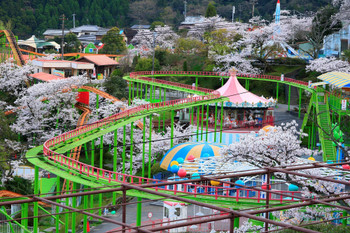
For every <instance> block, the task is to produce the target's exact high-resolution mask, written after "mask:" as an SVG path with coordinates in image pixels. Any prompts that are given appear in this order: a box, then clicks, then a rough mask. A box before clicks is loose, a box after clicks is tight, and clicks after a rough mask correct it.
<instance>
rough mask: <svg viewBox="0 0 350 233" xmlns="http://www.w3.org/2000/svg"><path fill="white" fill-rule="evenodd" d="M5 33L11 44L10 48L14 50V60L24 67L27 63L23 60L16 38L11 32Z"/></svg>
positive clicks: (5, 31) (6, 31)
mask: <svg viewBox="0 0 350 233" xmlns="http://www.w3.org/2000/svg"><path fill="white" fill-rule="evenodd" d="M3 31H4V33H5V35H6V37H7V40H8V42H9V43H10V47H11V49H12V52H13V55H14V58H15V59H16V61H17V65H19V66H23V65H24V64H25V61H24V59H23V56H22V53H21V51H20V50H19V47H18V45H17V41H16V38H15V36H14V35H13V33H12V32H11V31H9V30H3Z"/></svg>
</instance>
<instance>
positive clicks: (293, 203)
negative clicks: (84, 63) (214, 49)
mask: <svg viewBox="0 0 350 233" xmlns="http://www.w3.org/2000/svg"><path fill="white" fill-rule="evenodd" d="M1 35H4V36H5V37H6V39H7V40H8V44H9V45H10V47H11V51H12V54H13V57H14V58H15V61H16V62H17V64H18V65H24V64H25V61H24V59H23V57H22V53H21V50H20V49H19V47H18V46H17V44H16V40H15V37H14V36H13V34H12V33H11V32H9V31H7V30H2V31H0V36H1ZM22 51H23V50H22ZM26 52H28V51H26ZM33 55H35V56H38V55H39V54H33ZM173 76H177V77H180V78H184V79H185V78H189V77H191V78H193V77H194V78H195V85H194V86H192V85H185V84H180V83H175V82H170V81H166V80H164V79H165V78H166V77H173ZM233 76H237V78H238V79H244V80H245V82H246V87H248V86H249V81H251V80H254V81H261V82H273V83H276V92H277V93H276V99H277V98H278V90H279V86H280V85H281V84H284V85H287V86H288V87H289V88H288V90H289V95H288V107H289V108H290V90H291V87H296V88H298V89H299V113H298V115H299V117H301V112H300V109H301V95H302V91H306V92H308V93H310V94H311V101H310V103H309V107H308V109H307V112H306V114H305V117H304V121H303V124H302V129H303V131H304V132H306V133H308V134H309V137H308V141H307V144H308V147H310V148H315V146H316V141H317V137H316V135H317V133H316V131H317V130H318V140H319V142H320V143H321V148H322V150H323V160H324V161H325V162H327V161H335V163H333V164H325V163H317V166H318V167H326V168H329V167H331V168H332V169H340V170H344V171H345V169H342V168H339V165H344V164H347V163H345V162H344V163H336V160H337V157H336V156H337V155H336V150H335V147H334V146H333V145H332V140H331V139H330V137H329V134H330V133H331V124H332V122H335V119H332V118H331V117H330V116H331V115H332V116H333V115H334V113H340V114H338V115H341V114H344V113H343V110H341V109H340V108H339V104H338V102H339V101H341V99H340V98H339V97H336V96H333V95H332V94H331V93H328V92H327V91H325V90H324V89H322V88H321V87H316V88H312V87H310V85H309V84H308V83H306V82H303V81H298V80H295V79H290V78H284V79H281V77H277V76H267V75H251V74H236V73H217V72H191V71H156V72H152V71H144V72H134V73H131V74H130V75H128V76H125V77H123V78H124V80H126V81H128V83H129V103H131V102H132V100H133V99H134V98H135V97H138V98H140V99H143V98H144V99H151V100H152V99H155V93H156V91H155V90H156V89H157V88H158V90H159V91H158V93H159V99H161V100H164V101H161V102H157V103H150V104H145V105H141V106H137V107H133V108H129V109H124V110H123V111H121V112H119V113H117V114H115V115H112V116H109V117H107V118H105V119H102V120H99V121H97V122H94V123H91V124H86V122H87V118H88V115H89V113H90V112H91V110H90V109H89V108H88V107H87V106H86V105H84V104H82V103H78V104H77V105H76V106H75V107H76V108H78V109H81V110H82V112H83V114H82V115H81V117H80V118H79V121H78V123H77V128H76V129H74V130H71V131H69V132H66V133H64V134H61V135H58V136H56V137H54V138H51V139H49V140H47V141H46V142H45V143H44V144H43V145H41V146H38V147H35V148H33V149H30V150H29V151H28V152H27V153H26V159H27V160H28V161H29V162H30V163H32V164H33V165H34V166H35V172H34V175H35V179H34V194H33V195H32V196H31V197H26V198H19V197H18V196H16V195H15V196H12V198H13V199H6V200H2V201H1V202H0V206H5V205H11V204H20V205H21V208H22V210H28V208H29V203H32V202H33V207H32V208H33V216H28V211H22V212H21V216H20V218H19V220H20V221H15V220H16V219H15V218H14V217H12V216H9V215H7V220H6V221H9V222H11V224H12V225H14V224H15V225H18V226H20V227H21V228H22V229H23V231H24V232H31V231H29V230H28V229H29V228H28V219H29V218H33V232H34V233H37V232H39V228H38V227H39V217H40V214H39V208H41V207H39V204H40V203H38V202H39V201H41V202H42V203H47V204H49V205H52V206H55V207H56V208H54V207H52V211H53V213H52V216H55V227H56V232H59V231H60V226H61V225H62V226H61V228H62V227H63V228H64V229H65V230H64V231H65V232H68V230H69V229H71V232H76V227H77V226H78V225H79V223H77V222H76V219H77V212H79V213H82V214H83V215H84V218H83V231H84V233H85V232H88V231H89V225H88V222H89V221H90V220H91V219H99V220H102V221H108V222H111V223H114V224H117V225H119V226H121V227H122V228H121V229H120V230H121V231H123V232H126V231H127V230H128V232H129V230H132V232H160V231H164V230H167V229H175V228H179V227H188V226H192V225H194V224H204V223H209V222H215V221H223V220H227V226H228V227H227V228H226V229H227V230H229V231H230V232H233V228H234V227H239V219H240V218H249V219H252V220H254V221H255V222H256V223H260V225H264V226H265V231H268V230H269V228H268V227H269V225H270V226H271V225H275V226H280V227H282V228H284V227H286V228H291V229H294V230H297V231H301V232H315V231H312V230H308V229H305V228H303V227H301V226H295V225H292V224H287V223H283V222H281V221H278V220H276V219H273V218H271V217H270V216H269V213H270V212H272V211H279V210H280V211H283V210H286V209H290V208H294V207H305V206H310V205H324V206H327V205H328V206H333V207H334V204H330V202H332V201H337V200H343V199H348V198H350V197H349V196H346V195H345V196H343V197H332V196H326V197H324V198H320V199H308V198H303V197H302V196H301V194H300V191H298V189H292V190H290V191H287V190H278V189H276V187H277V186H275V185H274V184H273V183H272V174H273V173H274V172H281V173H285V174H294V175H298V176H301V177H305V178H309V179H319V180H325V181H329V182H333V183H336V184H345V185H347V184H348V182H347V181H342V180H336V179H331V178H325V177H322V176H317V177H316V176H311V175H309V176H308V175H306V174H304V173H299V172H297V171H300V170H303V169H312V168H315V166H314V165H313V164H302V165H299V166H291V167H290V168H282V167H274V168H271V167H269V168H264V169H259V170H251V171H238V172H236V173H230V172H227V171H226V174H225V175H222V174H216V175H210V174H204V175H198V176H195V177H192V179H191V180H186V179H181V180H175V181H163V180H158V179H153V178H152V177H151V173H150V170H151V169H150V167H151V163H149V164H148V175H147V177H146V176H135V175H132V174H133V155H132V152H131V153H130V161H129V162H130V174H126V173H125V163H126V158H125V145H123V150H124V151H123V153H122V154H121V155H120V154H118V153H117V150H114V152H113V170H106V169H104V168H103V161H101V164H100V166H99V167H97V166H96V165H95V164H94V162H92V164H85V163H83V162H80V161H79V154H80V151H81V148H82V147H86V146H87V145H90V146H92V148H95V141H96V139H101V140H102V139H103V137H104V135H106V134H108V133H113V134H114V143H115V146H116V136H117V130H118V129H119V128H123V134H124V137H125V134H126V131H125V127H124V126H126V125H128V124H130V125H131V130H133V127H134V123H135V122H137V126H138V127H139V128H140V129H141V130H142V131H143V135H145V132H146V130H149V135H150V136H149V138H148V139H146V138H144V139H143V144H144V147H143V148H145V145H146V144H148V145H149V148H150V150H149V151H148V155H147V154H146V152H145V150H143V152H142V153H143V161H142V163H143V165H142V170H143V172H142V174H144V170H145V166H147V165H146V164H145V162H144V158H145V156H148V157H149V159H151V148H152V126H151V125H149V126H148V127H146V125H145V122H146V117H149V118H150V119H152V114H154V113H161V112H165V111H167V112H170V113H171V124H170V130H171V137H170V140H171V147H173V146H174V145H173V144H174V143H173V136H174V117H175V115H176V114H175V112H176V111H178V110H182V109H187V112H189V113H190V115H191V117H190V124H191V125H196V126H197V130H196V131H195V132H194V134H196V135H197V138H199V137H198V136H199V134H200V133H199V130H200V129H201V131H202V132H203V131H204V130H205V131H206V132H208V128H209V122H208V120H207V121H205V122H204V119H209V111H208V110H207V111H206V117H204V116H203V114H204V111H203V109H204V108H207V109H209V107H210V108H211V109H212V111H213V112H215V114H213V118H214V119H213V130H214V131H213V133H214V134H215V135H216V134H218V135H219V137H218V141H217V143H221V142H222V134H223V127H224V107H225V106H227V105H225V104H224V103H227V102H230V98H229V96H224V95H222V94H220V92H219V91H214V90H210V89H206V88H201V87H199V85H198V83H200V82H201V80H202V79H204V78H218V79H221V80H224V79H229V78H230V77H233ZM223 84H224V81H222V86H224V85H223ZM166 90H175V91H180V92H185V93H188V94H190V96H189V97H188V98H184V99H176V100H171V101H166ZM80 91H85V92H86V91H87V92H91V93H95V94H97V95H99V96H100V97H104V98H106V99H109V100H111V101H119V100H118V99H117V98H115V97H113V96H110V95H108V94H107V93H104V92H102V91H100V90H98V89H96V88H92V87H87V86H83V87H81V89H80ZM162 93H163V95H162ZM231 104H235V103H231ZM200 108H202V111H200ZM346 111H348V110H346ZM331 113H332V114H331ZM199 114H201V116H199ZM348 114H349V112H348ZM311 115H313V116H316V117H315V118H317V119H316V122H315V121H312V120H311V121H309V116H311ZM194 119H196V120H194ZM340 120H341V119H340V118H339V121H340ZM194 121H197V122H194ZM141 122H143V123H141ZM316 123H317V124H318V125H319V126H320V127H321V128H322V129H320V128H319V129H317V127H316ZM150 124H152V120H150ZM204 124H205V126H204ZM131 133H132V131H131ZM215 138H217V137H216V136H215ZM201 139H202V140H203V141H206V140H207V138H204V137H203V138H201ZM132 144H133V138H132V136H131V142H130V145H132ZM101 145H102V143H101ZM169 149H170V148H169ZM130 150H131V151H132V146H131V147H130ZM102 151H103V150H102ZM102 153H103V152H102ZM91 156H94V150H92V151H91ZM102 157H103V154H102ZM118 157H120V158H121V163H119V164H117V158H118ZM190 162H191V161H190ZM117 165H118V166H122V168H123V169H122V171H123V172H121V173H119V172H117ZM39 168H40V169H43V170H46V171H49V172H50V173H52V174H55V175H56V176H57V178H53V179H57V182H56V193H54V195H52V196H45V194H41V193H39ZM185 175H186V174H185ZM257 175H258V176H263V175H264V176H266V177H267V178H266V183H265V184H263V183H260V184H255V185H254V186H247V184H245V183H244V182H243V183H237V182H232V179H234V178H236V179H239V178H240V177H252V176H257ZM61 179H64V180H67V182H68V184H66V182H64V183H63V187H61ZM220 183H223V184H226V185H222V186H219V185H218V184H220ZM267 184H270V185H267ZM78 185H79V187H83V189H78ZM106 193H112V195H113V201H112V206H121V208H122V210H123V219H122V221H121V222H119V221H116V220H112V219H109V218H106V217H103V216H102V211H101V209H102V208H105V207H103V206H102V198H103V194H106ZM79 196H81V197H82V199H83V202H82V203H83V204H82V205H83V206H81V207H78V206H77V197H79ZM94 196H98V202H99V206H98V208H97V209H96V210H98V214H95V213H94V210H95V209H94ZM117 196H121V200H122V203H123V204H122V205H118V204H117ZM126 196H133V197H137V200H138V202H137V213H136V214H137V222H136V226H131V225H129V224H126V219H125V218H126V215H125V212H126ZM160 197H161V198H160ZM144 198H147V199H162V200H168V201H176V202H178V203H189V204H194V205H198V206H202V207H206V208H210V209H212V210H215V211H217V212H218V213H219V214H213V215H211V216H204V217H193V218H192V219H190V218H189V217H187V219H182V221H178V220H174V221H170V220H169V221H168V224H164V222H162V224H160V225H157V224H153V225H152V226H149V225H148V226H146V225H143V224H142V223H141V210H142V199H144ZM63 199H65V203H66V204H65V205H64V204H62V203H61V201H60V200H63ZM69 199H71V202H70V201H69ZM69 203H70V204H69ZM167 205H168V206H169V207H168V208H171V206H172V205H173V204H171V202H167ZM270 205H271V206H270ZM272 205H273V206H272ZM253 207H254V208H255V207H259V208H257V209H254V208H253ZM336 207H337V208H340V209H342V210H349V208H348V207H345V206H338V205H337V206H336ZM61 208H63V209H64V211H63V212H62V211H61V210H60V209H61ZM89 208H90V209H89ZM244 208H253V209H252V210H249V211H239V210H240V209H244ZM60 215H61V216H65V219H66V222H65V224H63V223H62V221H60V218H59V217H60ZM70 218H71V221H68V220H69V219H70ZM345 221H346V219H345ZM0 222H1V220H0ZM68 222H71V226H69V224H68ZM11 224H10V225H11ZM63 225H64V226H63Z"/></svg>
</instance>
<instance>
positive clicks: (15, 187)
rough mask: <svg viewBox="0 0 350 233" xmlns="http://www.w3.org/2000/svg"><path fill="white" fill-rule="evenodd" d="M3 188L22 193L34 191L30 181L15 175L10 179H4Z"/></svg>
mask: <svg viewBox="0 0 350 233" xmlns="http://www.w3.org/2000/svg"><path fill="white" fill-rule="evenodd" d="M4 189H6V190H8V191H11V192H15V193H19V194H22V195H28V194H33V192H34V186H33V184H32V181H30V180H28V179H24V178H22V177H19V176H15V177H13V179H12V180H8V181H6V182H5V184H4Z"/></svg>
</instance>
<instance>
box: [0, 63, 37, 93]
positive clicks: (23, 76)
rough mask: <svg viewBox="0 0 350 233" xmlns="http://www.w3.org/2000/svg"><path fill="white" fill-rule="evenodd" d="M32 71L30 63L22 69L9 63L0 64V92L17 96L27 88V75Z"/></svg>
mask: <svg viewBox="0 0 350 233" xmlns="http://www.w3.org/2000/svg"><path fill="white" fill-rule="evenodd" d="M33 71H34V67H33V66H32V65H31V63H27V64H26V65H24V66H22V67H20V66H17V65H16V64H14V63H11V62H4V63H0V80H1V82H0V90H2V91H5V92H7V93H9V94H11V95H14V96H19V95H20V94H21V93H22V92H23V91H24V90H25V89H26V88H27V85H26V82H27V81H28V79H29V78H28V75H29V74H31V73H33Z"/></svg>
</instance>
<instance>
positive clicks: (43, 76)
mask: <svg viewBox="0 0 350 233" xmlns="http://www.w3.org/2000/svg"><path fill="white" fill-rule="evenodd" d="M29 76H30V77H33V78H35V79H39V80H41V81H45V82H50V81H52V80H60V79H64V78H62V77H60V76H56V75H53V74H47V73H43V72H39V73H35V74H31V75H29Z"/></svg>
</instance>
